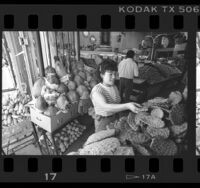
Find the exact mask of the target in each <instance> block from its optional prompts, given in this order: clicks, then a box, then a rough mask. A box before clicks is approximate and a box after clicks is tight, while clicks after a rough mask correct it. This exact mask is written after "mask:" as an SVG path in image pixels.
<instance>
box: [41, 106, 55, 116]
mask: <svg viewBox="0 0 200 188" xmlns="http://www.w3.org/2000/svg"><path fill="white" fill-rule="evenodd" d="M57 112H58V108H56V107H55V106H49V107H48V108H47V110H46V111H45V112H44V114H45V115H47V116H55V115H56V113H57Z"/></svg>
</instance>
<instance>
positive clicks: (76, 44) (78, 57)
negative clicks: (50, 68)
mask: <svg viewBox="0 0 200 188" xmlns="http://www.w3.org/2000/svg"><path fill="white" fill-rule="evenodd" d="M74 40H75V52H76V56H75V57H76V59H77V60H78V61H79V60H80V36H79V32H78V31H77V32H75V38H74Z"/></svg>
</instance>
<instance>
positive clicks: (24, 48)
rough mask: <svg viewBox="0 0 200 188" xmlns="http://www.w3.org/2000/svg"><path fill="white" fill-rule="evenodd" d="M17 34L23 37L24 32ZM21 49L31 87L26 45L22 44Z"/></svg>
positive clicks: (31, 86) (31, 80) (31, 81)
mask: <svg viewBox="0 0 200 188" xmlns="http://www.w3.org/2000/svg"><path fill="white" fill-rule="evenodd" d="M19 36H21V37H23V38H24V32H19ZM22 49H23V51H24V60H25V66H26V71H27V75H28V83H29V87H30V88H33V79H32V76H31V67H30V64H29V61H30V59H29V56H28V51H27V48H26V45H22ZM31 93H32V91H31Z"/></svg>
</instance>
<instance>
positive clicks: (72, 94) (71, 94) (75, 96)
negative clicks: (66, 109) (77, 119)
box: [67, 90, 79, 103]
mask: <svg viewBox="0 0 200 188" xmlns="http://www.w3.org/2000/svg"><path fill="white" fill-rule="evenodd" d="M67 97H68V99H69V101H70V102H71V103H73V102H77V101H78V100H79V96H78V94H77V93H76V91H73V90H70V91H69V92H68V94H67Z"/></svg>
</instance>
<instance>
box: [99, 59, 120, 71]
mask: <svg viewBox="0 0 200 188" xmlns="http://www.w3.org/2000/svg"><path fill="white" fill-rule="evenodd" d="M99 71H100V73H101V74H104V73H105V72H106V71H118V68H117V62H115V61H113V60H111V59H106V60H103V62H102V63H101V65H100V70H99Z"/></svg>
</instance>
